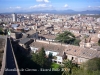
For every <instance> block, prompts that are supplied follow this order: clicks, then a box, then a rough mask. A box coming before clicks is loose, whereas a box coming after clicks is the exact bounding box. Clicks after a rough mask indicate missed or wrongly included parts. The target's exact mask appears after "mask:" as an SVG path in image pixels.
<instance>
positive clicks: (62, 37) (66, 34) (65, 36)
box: [56, 31, 75, 43]
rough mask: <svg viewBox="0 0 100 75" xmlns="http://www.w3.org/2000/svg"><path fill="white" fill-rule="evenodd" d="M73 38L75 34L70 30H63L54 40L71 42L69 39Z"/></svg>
mask: <svg viewBox="0 0 100 75" xmlns="http://www.w3.org/2000/svg"><path fill="white" fill-rule="evenodd" d="M74 39H75V36H74V35H73V34H72V33H71V32H68V31H65V32H64V33H62V34H59V35H58V36H57V37H56V40H58V41H59V42H63V43H71V41H73V40H74Z"/></svg>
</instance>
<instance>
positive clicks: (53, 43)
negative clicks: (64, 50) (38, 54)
mask: <svg viewBox="0 0 100 75" xmlns="http://www.w3.org/2000/svg"><path fill="white" fill-rule="evenodd" d="M36 41H37V42H41V43H46V44H52V45H62V46H65V47H66V46H68V45H69V44H61V43H56V42H51V41H50V42H49V41H45V40H36Z"/></svg>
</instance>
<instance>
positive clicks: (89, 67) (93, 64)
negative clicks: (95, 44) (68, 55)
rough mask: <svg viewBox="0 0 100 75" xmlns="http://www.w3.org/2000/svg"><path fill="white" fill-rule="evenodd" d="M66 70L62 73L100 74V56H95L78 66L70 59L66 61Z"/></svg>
mask: <svg viewBox="0 0 100 75" xmlns="http://www.w3.org/2000/svg"><path fill="white" fill-rule="evenodd" d="M64 68H66V69H67V70H64V72H63V73H62V75H100V58H93V59H90V60H88V61H87V62H86V63H83V64H81V65H80V67H78V66H77V65H76V64H73V63H72V62H71V61H70V60H69V61H66V62H65V63H64Z"/></svg>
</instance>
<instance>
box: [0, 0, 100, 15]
mask: <svg viewBox="0 0 100 75" xmlns="http://www.w3.org/2000/svg"><path fill="white" fill-rule="evenodd" d="M68 9H71V10H75V11H85V10H100V1H99V0H63V1H60V0H21V1H20V0H0V10H1V11H0V13H1V12H21V11H23V12H24V11H27V12H30V11H40V10H68Z"/></svg>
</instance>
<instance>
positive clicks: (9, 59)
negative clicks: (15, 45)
mask: <svg viewBox="0 0 100 75" xmlns="http://www.w3.org/2000/svg"><path fill="white" fill-rule="evenodd" d="M7 70H8V71H7ZM11 70H16V65H15V61H14V57H13V52H12V48H11V45H10V39H9V38H7V51H6V68H5V72H4V75H18V74H17V71H11Z"/></svg>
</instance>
